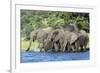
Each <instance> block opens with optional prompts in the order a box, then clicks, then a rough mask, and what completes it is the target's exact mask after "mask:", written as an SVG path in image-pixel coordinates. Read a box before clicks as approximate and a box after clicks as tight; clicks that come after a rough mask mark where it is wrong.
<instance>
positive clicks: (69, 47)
mask: <svg viewBox="0 0 100 73" xmlns="http://www.w3.org/2000/svg"><path fill="white" fill-rule="evenodd" d="M77 39H78V35H77V32H70V31H65V40H64V45H63V47H64V48H63V51H76V50H77V49H76V48H75V44H74V43H75V42H76V40H77Z"/></svg>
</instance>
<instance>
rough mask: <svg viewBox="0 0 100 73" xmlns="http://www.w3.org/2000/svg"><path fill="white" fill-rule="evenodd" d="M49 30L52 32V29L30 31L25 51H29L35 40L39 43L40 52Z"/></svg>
mask: <svg viewBox="0 0 100 73" xmlns="http://www.w3.org/2000/svg"><path fill="white" fill-rule="evenodd" d="M51 30H52V28H44V29H37V30H34V31H32V32H31V33H30V41H29V46H28V49H27V50H26V51H29V50H30V47H31V44H32V42H34V41H35V40H37V41H38V43H39V46H38V48H40V51H41V50H42V49H43V47H44V41H45V40H46V38H47V37H48V34H49V33H50V31H51Z"/></svg>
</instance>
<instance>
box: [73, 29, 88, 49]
mask: <svg viewBox="0 0 100 73" xmlns="http://www.w3.org/2000/svg"><path fill="white" fill-rule="evenodd" d="M88 42H89V37H88V34H87V33H86V32H85V31H84V30H80V31H79V37H78V39H77V40H76V42H75V44H76V46H77V47H78V51H86V50H87V47H86V46H87V44H88Z"/></svg>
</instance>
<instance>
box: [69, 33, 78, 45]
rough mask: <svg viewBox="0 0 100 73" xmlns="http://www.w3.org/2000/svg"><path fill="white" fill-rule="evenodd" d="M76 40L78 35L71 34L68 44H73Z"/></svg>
mask: <svg viewBox="0 0 100 73" xmlns="http://www.w3.org/2000/svg"><path fill="white" fill-rule="evenodd" d="M77 39H78V35H77V34H75V33H74V32H72V33H71V39H70V44H72V43H74V42H75V41H76V40H77Z"/></svg>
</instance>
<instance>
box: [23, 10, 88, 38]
mask: <svg viewBox="0 0 100 73" xmlns="http://www.w3.org/2000/svg"><path fill="white" fill-rule="evenodd" d="M70 23H75V24H76V25H78V27H79V29H83V30H85V31H86V32H89V13H77V12H62V11H41V10H21V36H23V37H26V38H27V39H28V38H29V37H28V36H29V34H30V32H31V31H32V30H34V29H38V28H46V27H56V26H62V25H67V24H70Z"/></svg>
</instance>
